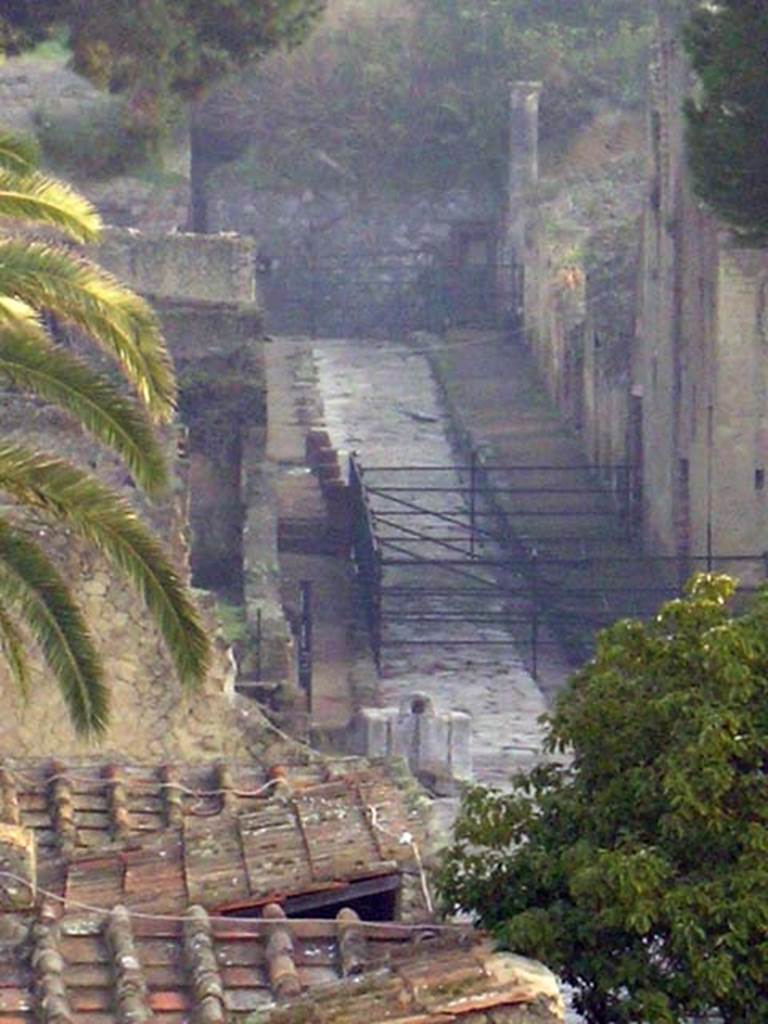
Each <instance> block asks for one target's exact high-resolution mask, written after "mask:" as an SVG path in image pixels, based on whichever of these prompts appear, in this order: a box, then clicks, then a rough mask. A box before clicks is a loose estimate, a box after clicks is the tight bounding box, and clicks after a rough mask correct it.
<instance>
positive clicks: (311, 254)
mask: <svg viewBox="0 0 768 1024" xmlns="http://www.w3.org/2000/svg"><path fill="white" fill-rule="evenodd" d="M212 182H213V183H214V184H212V185H211V187H210V190H209V192H208V194H207V215H206V219H207V223H209V224H210V226H211V228H212V229H213V230H217V231H227V230H231V229H233V228H237V230H238V231H243V232H247V233H248V234H250V235H252V236H254V237H255V238H256V239H257V240H258V256H259V267H260V269H261V274H260V275H259V281H260V288H261V290H262V292H263V297H264V306H265V310H266V314H267V327H268V329H269V330H271V331H274V332H276V333H291V332H293V333H303V332H312V333H315V332H317V333H319V334H324V335H331V336H332V335H334V334H339V335H346V336H350V335H353V336H355V335H356V336H362V335H365V334H378V335H380V334H393V333H395V334H397V333H400V332H402V331H403V330H408V329H417V328H425V329H430V330H438V329H441V328H442V326H443V323H444V321H445V320H446V319H449V320H451V319H452V320H454V321H457V320H460V319H461V317H462V316H466V315H469V316H472V317H475V318H477V317H478V316H485V317H487V316H488V313H489V306H490V311H491V314H492V315H495V298H491V301H490V303H489V302H488V301H485V298H483V300H482V301H481V302H478V301H476V299H475V295H476V290H475V289H473V288H472V287H471V286H470V285H469V281H470V279H471V278H472V277H473V275H474V277H475V278H477V279H478V280H479V279H480V278H482V274H483V267H485V266H487V271H488V273H487V277H488V281H489V282H490V288H491V289H493V287H494V271H493V266H494V264H495V262H496V258H497V232H498V226H499V223H500V218H501V214H502V207H501V202H500V197H497V196H494V195H493V194H492V193H490V192H483V191H482V190H478V191H477V192H475V193H472V192H469V191H467V190H455V191H451V192H446V193H440V194H434V193H427V192H425V193H420V194H413V195H405V196H396V197H395V196H381V195H379V196H376V197H364V196H360V195H358V194H356V193H355V191H354V189H350V191H348V192H339V193H335V194H324V195H317V194H315V193H314V192H312V191H311V190H304V191H302V190H297V191H296V192H292V193H288V192H275V191H270V190H255V189H251V188H249V187H247V186H245V185H243V184H242V182H240V181H239V180H238V179H237V177H236V176H234V175H233V174H232V173H231V172H229V171H228V170H227V169H226V168H222V169H220V170H219V171H218V172H217V174H216V176H215V177H214V179H212ZM473 242H476V244H475V247H474V249H472V251H471V252H470V248H471V247H472V245H473ZM473 261H476V262H473ZM477 287H478V288H481V287H482V282H481V283H480V284H478V286H477Z"/></svg>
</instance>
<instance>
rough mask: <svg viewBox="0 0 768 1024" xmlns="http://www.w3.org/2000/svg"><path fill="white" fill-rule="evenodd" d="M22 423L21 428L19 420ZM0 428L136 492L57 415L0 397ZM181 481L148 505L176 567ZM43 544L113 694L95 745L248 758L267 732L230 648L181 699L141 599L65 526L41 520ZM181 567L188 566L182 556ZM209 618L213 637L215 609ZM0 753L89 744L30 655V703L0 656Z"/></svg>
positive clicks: (219, 652)
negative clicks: (240, 688)
mask: <svg viewBox="0 0 768 1024" xmlns="http://www.w3.org/2000/svg"><path fill="white" fill-rule="evenodd" d="M21 423H23V429H21V428H20V426H19V425H20V424H21ZM0 430H2V434H3V436H4V437H5V438H6V439H8V440H10V441H14V440H15V441H18V442H20V443H22V442H23V443H26V444H31V445H34V446H38V447H40V448H42V449H43V450H46V449H47V450H51V451H56V452H57V453H59V454H61V455H63V456H65V457H67V458H70V459H71V460H72V461H74V462H76V463H79V464H81V465H83V466H84V467H85V468H88V467H89V465H90V467H91V468H93V466H94V464H95V468H96V470H97V472H98V474H99V476H100V477H101V478H102V479H104V480H106V481H107V482H108V483H110V485H111V486H113V487H115V488H116V489H118V491H120V492H121V493H122V494H123V495H124V497H126V498H127V499H128V500H129V501H135V497H136V492H135V489H134V488H133V487H132V486H131V485H130V482H129V481H128V478H127V474H126V471H125V469H124V467H123V466H122V464H121V463H120V462H118V460H117V459H115V458H114V457H112V456H110V455H109V454H107V453H105V452H103V451H102V450H98V449H96V447H95V446H94V445H92V444H90V443H89V442H88V441H87V440H85V439H84V437H83V435H82V434H81V433H80V431H79V428H76V427H74V426H73V425H72V424H71V423H69V422H68V421H67V420H66V419H65V418H64V417H63V416H62V415H60V414H58V413H57V412H56V411H54V410H51V409H49V408H46V407H41V406H39V405H37V404H33V403H30V402H27V401H26V400H23V399H20V398H18V397H16V398H14V397H12V396H9V395H3V401H2V416H0ZM184 496H185V489H184V483H183V479H181V478H179V479H177V481H176V485H175V487H174V489H173V491H172V494H171V495H170V496H169V497H168V498H167V499H166V500H165V501H164V502H163V503H161V504H160V506H159V507H158V508H156V509H155V510H154V514H153V515H152V516H151V519H152V522H153V526H154V527H155V528H156V529H158V530H159V531H161V532H160V536H161V537H162V538H163V540H164V541H165V543H166V545H167V547H168V549H169V550H170V551H171V552H173V553H174V555H175V557H176V559H177V564H178V560H179V559H183V558H184V555H185V536H184V523H185V520H184V515H183V512H184ZM36 533H37V537H38V539H39V541H40V543H41V544H42V545H43V546H44V547H45V550H46V551H47V552H48V553H49V554H50V556H51V557H52V558H53V559H54V561H55V562H56V563H57V564H58V566H59V569H60V571H61V572H62V574H63V576H64V578H65V579H67V580H70V581H72V584H73V589H74V592H75V596H76V598H77V599H78V601H80V602H81V604H82V607H83V610H84V612H85V614H86V616H87V619H88V622H89V624H90V625H91V627H92V630H93V633H94V636H95V640H96V644H97V647H98V648H99V650H100V652H101V653H102V656H103V657H104V659H105V663H106V672H107V679H108V683H109V687H110V692H111V696H112V725H111V727H110V729H109V731H108V733H107V735H106V736H105V737H104V739H103V741H102V744H101V749H103V750H105V751H109V752H114V753H117V754H123V755H131V756H134V757H136V756H139V757H147V758H155V757H158V758H159V757H163V758H171V759H175V758H189V757H193V758H200V757H203V758H205V757H214V756H217V755H224V754H226V755H231V756H233V757H239V758H244V757H247V756H248V753H249V751H250V750H255V749H257V748H258V745H259V743H260V742H261V741H262V739H263V736H262V732H263V723H261V722H260V720H259V716H258V715H256V714H253V713H252V714H251V715H250V718H249V717H248V716H245V717H244V715H243V712H242V711H241V710H239V709H238V707H237V706H236V703H235V698H234V693H233V685H234V674H233V670H232V663H231V658H230V656H229V652H228V648H227V646H226V644H225V643H224V642H223V640H220V639H217V641H216V643H215V655H214V664H213V668H212V671H211V673H210V675H209V677H208V680H207V681H206V684H205V686H204V687H203V688H202V690H201V691H200V692H199V693H197V694H195V695H194V696H193V695H188V696H187V695H184V694H183V693H182V692H181V688H180V686H179V684H178V682H177V681H176V678H175V676H174V672H173V668H172V665H171V662H170V658H169V657H168V654H167V653H166V651H165V648H164V646H163V644H162V642H161V639H160V637H159V634H158V632H157V630H156V628H155V627H154V624H153V623H152V621H151V619H150V617H149V615H148V614H147V613H146V611H145V610H144V609H143V606H142V604H141V600H140V598H139V597H138V595H137V594H136V592H135V591H134V589H133V588H132V587H131V586H130V585H129V584H128V582H127V581H126V580H124V579H122V578H121V577H120V576H118V575H116V574H115V572H114V571H112V570H111V569H110V568H109V567H108V566H107V564H106V562H105V561H104V560H103V559H102V558H101V557H100V556H98V555H97V554H95V553H94V552H93V551H92V549H90V548H87V547H86V546H85V545H83V544H81V543H79V542H78V541H77V540H76V539H75V538H73V537H72V536H71V535H70V533H69V532H68V531H67V530H66V529H63V528H59V527H50V526H47V525H44V524H42V523H41V524H40V525H39V526H38V527H37V530H36ZM180 567H181V569H182V571H184V566H183V562H182V564H181V566H180ZM205 614H206V618H207V621H208V624H209V627H210V630H211V633H212V634H215V633H216V622H215V617H214V615H213V610H212V608H211V607H210V606H209V607H208V610H207V611H206V613H205ZM0 693H2V695H3V717H2V722H0V755H6V756H23V755H35V756H46V755H47V756H59V755H62V756H64V755H67V756H69V755H75V754H82V753H85V752H87V751H88V750H91V749H93V747H92V745H90V744H88V743H85V742H84V741H81V740H79V739H77V738H76V736H75V734H74V732H73V730H72V727H71V725H70V724H69V721H68V718H67V714H66V710H65V707H64V703H63V700H62V698H61V696H60V694H59V693H58V690H57V688H56V685H55V683H54V682H53V681H52V679H51V677H50V675H49V673H48V672H47V670H46V669H45V668H44V666H43V664H42V662H41V661H40V660H39V659H38V658H37V657H35V656H34V655H33V658H32V686H31V688H30V695H29V699H28V700H27V701H24V700H22V699H21V697H20V695H19V694H18V693H17V692H16V690H15V688H14V686H13V683H12V680H11V677H10V674H9V672H8V669H7V667H6V665H5V663H4V662H3V661H2V660H0Z"/></svg>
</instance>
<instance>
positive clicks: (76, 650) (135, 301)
mask: <svg viewBox="0 0 768 1024" xmlns="http://www.w3.org/2000/svg"><path fill="white" fill-rule="evenodd" d="M0 218H2V219H3V225H4V227H3V230H2V231H0V376H1V377H2V378H3V379H4V381H5V384H6V386H7V385H10V386H11V387H13V388H14V389H16V390H17V391H20V392H23V393H28V394H30V395H33V396H35V397H38V398H42V399H44V400H45V401H47V402H51V403H53V404H54V405H56V406H58V407H59V408H61V409H63V410H65V411H66V413H67V414H68V415H70V416H71V417H73V418H74V420H75V421H76V422H78V423H79V424H80V425H81V426H82V427H83V428H85V429H86V430H87V431H88V432H89V433H90V434H91V435H92V436H93V437H95V438H96V439H97V440H98V441H99V442H101V443H102V444H103V445H106V446H107V447H108V448H109V449H111V450H112V451H113V452H115V453H116V454H117V455H119V456H120V457H121V458H122V459H123V460H124V462H125V463H126V465H127V466H128V468H129V469H130V472H131V474H132V476H133V478H134V480H135V481H136V483H137V484H138V485H139V486H140V487H141V488H142V489H143V490H144V492H146V493H147V494H148V495H150V496H154V495H157V494H159V493H160V492H161V491H162V490H163V488H164V487H165V485H166V483H167V471H166V467H165V463H164V459H163V455H162V452H161V450H160V447H159V444H158V441H157V440H156V437H155V434H154V431H153V427H152V422H151V420H153V419H154V420H155V421H158V422H163V421H168V420H169V419H170V418H171V416H172V415H173V411H174V404H175V397H176V391H175V381H174V374H173V368H172V365H171V362H170V358H169V355H168V353H167V350H166V348H165V345H164V342H163V339H162V337H161V334H160V330H159V325H158V322H157V319H156V317H155V315H154V314H153V312H152V311H151V310H150V309H149V307H148V306H147V305H146V303H145V302H144V301H143V300H142V299H141V298H139V297H138V296H137V295H135V294H134V293H132V292H131V291H129V290H128V289H127V288H124V287H123V286H122V285H121V284H119V282H118V281H116V280H115V279H114V278H113V277H112V276H111V275H109V274H107V273H106V272H104V271H103V270H101V269H100V268H99V267H97V266H96V265H95V264H94V263H92V262H90V261H87V260H85V259H83V258H81V257H80V256H78V255H76V254H75V253H74V252H73V250H72V248H71V247H70V246H69V245H67V244H66V242H60V243H57V242H50V241H40V240H37V239H36V238H35V237H34V236H33V235H32V234H30V230H29V229H30V228H34V227H35V226H37V227H38V229H39V228H41V227H42V228H45V229H46V232H47V233H48V234H50V233H51V231H54V232H58V233H59V234H63V235H64V236H65V238H68V239H71V240H73V241H75V242H94V241H96V240H97V239H98V236H99V230H100V222H99V218H98V216H97V215H96V213H95V212H94V211H93V209H92V208H91V207H90V205H89V204H88V203H87V202H86V200H85V199H83V198H82V197H81V196H79V195H77V194H76V193H75V192H72V191H71V190H70V189H69V188H67V186H65V185H63V184H62V183H61V182H59V181H56V180H54V179H51V178H49V177H46V176H44V175H42V174H40V173H39V172H38V171H37V170H36V167H35V153H34V151H33V150H32V149H31V148H30V147H29V146H27V145H25V144H23V143H20V142H18V141H15V140H13V139H11V138H9V137H7V136H0ZM13 222H17V223H19V224H20V226H21V227H22V230H23V233H19V234H14V233H12V232H10V231H9V230H8V228H9V225H11V224H12V223H13ZM52 318H53V319H52ZM52 322H56V323H58V324H59V325H61V326H62V327H70V328H72V329H74V330H75V332H76V333H77V335H78V336H80V337H83V338H85V339H87V340H88V341H89V342H92V343H93V344H94V345H95V346H97V347H98V348H99V349H100V350H101V351H102V352H104V353H106V354H107V355H108V356H109V357H111V359H112V360H113V361H114V362H115V363H116V364H117V367H118V369H119V371H120V372H121V374H122V376H123V378H124V380H125V382H126V383H127V384H128V385H130V387H131V388H132V389H133V390H134V392H135V394H136V399H137V400H134V399H133V398H131V397H130V396H129V395H127V394H126V393H125V388H123V387H120V386H117V385H116V384H115V383H113V382H112V380H111V378H110V377H109V376H107V375H104V374H103V373H99V372H96V371H94V370H93V369H91V367H90V366H89V365H88V364H87V363H86V362H84V361H82V360H81V359H80V358H78V357H77V356H76V355H75V354H73V353H72V352H71V351H69V350H68V349H67V348H65V347H63V346H62V345H60V344H57V343H56V342H55V341H54V338H53V337H52V335H51V333H50V331H49V329H48V328H49V325H50V324H51V323H52ZM0 491H1V492H2V494H3V496H4V498H5V503H4V504H5V509H4V511H3V514H2V516H0V647H1V648H2V651H3V653H4V655H5V657H6V661H7V662H8V664H9V666H10V668H11V670H12V673H13V675H14V677H15V679H16V682H17V683H18V685H19V686H20V688H21V690H22V692H26V691H27V690H28V688H29V685H30V682H29V681H30V675H29V659H28V654H27V644H26V636H28V635H29V636H31V637H32V638H33V639H34V640H35V641H36V642H37V646H38V647H39V649H40V652H41V653H42V656H43V658H44V660H45V662H46V663H47V665H48V667H49V668H50V670H51V673H52V676H53V677H54V678H55V679H56V681H57V682H58V684H59V686H60V688H61V690H62V693H63V695H64V698H65V701H66V704H67V707H68V709H69V712H70V714H71V717H72V721H73V723H74V725H75V727H76V728H77V730H78V731H80V732H81V733H83V734H89V733H99V732H102V731H103V730H104V728H105V726H106V723H107V714H108V692H107V687H106V683H105V673H104V667H103V664H102V661H101V657H100V655H99V653H98V651H97V650H96V648H95V647H94V644H93V640H92V639H91V636H90V633H89V630H88V627H87V623H86V621H85V619H84V617H83V614H82V612H81V611H80V609H79V607H78V605H77V603H76V601H75V599H74V597H73V595H72V592H71V589H70V586H69V582H68V581H67V580H65V579H64V578H63V577H62V575H61V573H60V572H59V570H58V569H57V568H56V567H55V565H54V564H53V562H52V561H51V559H50V558H49V557H48V555H47V554H46V553H45V551H44V550H43V548H42V547H41V546H40V544H39V543H37V539H36V537H37V532H36V529H31V527H32V526H36V527H37V528H39V524H40V520H41V519H42V520H45V521H47V522H49V523H52V524H53V525H54V526H63V527H66V528H68V529H69V531H70V532H71V533H73V534H74V535H75V536H77V537H80V538H81V539H82V540H84V541H85V542H86V543H87V544H89V545H92V546H93V547H94V548H96V549H98V550H99V551H100V552H101V553H102V554H103V555H105V556H106V558H107V559H108V561H109V562H110V563H111V564H112V565H113V566H114V567H115V568H116V569H117V570H118V571H120V572H121V573H122V574H123V575H124V576H126V577H127V578H128V579H129V580H130V581H131V582H132V583H133V585H134V587H135V588H136V590H137V592H138V593H139V595H140V596H141V597H142V598H143V599H144V602H145V603H146V605H147V607H148V608H149V610H150V612H151V613H152V615H153V617H154V619H155V621H156V622H157V624H158V627H159V629H160V632H161V634H162V636H163V637H164V639H165V642H166V645H167V647H168V650H169V653H170V655H171V658H172V660H173V662H174V664H175V667H176V670H177V673H178V675H179V678H180V679H181V681H182V682H183V683H184V684H187V685H194V684H196V683H199V682H200V681H201V680H202V679H203V678H204V676H205V673H206V670H207V666H208V660H209V644H208V640H207V637H206V634H205V632H204V630H203V627H202V625H201V622H200V619H199V616H198V613H197V611H196V609H195V607H194V605H193V603H192V601H191V599H190V596H189V594H188V592H187V590H186V588H185V586H184V585H183V583H182V581H181V579H180V578H179V576H178V575H177V573H176V572H175V570H174V569H173V567H172V566H171V564H170V562H169V561H168V559H167V557H166V555H165V554H164V552H163V550H162V547H161V546H160V544H159V543H158V541H157V540H156V539H155V538H154V537H153V535H152V534H151V532H150V531H149V530H148V529H147V527H146V526H144V524H143V523H142V521H141V520H140V519H139V517H138V515H137V514H136V512H135V511H134V510H133V508H132V507H131V506H130V505H129V504H128V502H126V501H125V500H124V499H123V498H122V497H120V496H119V495H118V494H116V493H115V492H114V491H112V490H111V489H110V488H109V487H107V486H105V485H104V484H103V483H102V482H101V481H99V480H98V479H97V478H96V477H94V476H92V475H91V474H89V473H87V472H84V471H83V470H81V469H80V468H78V467H77V466H75V465H73V464H70V463H69V462H67V461H65V460H63V459H60V458H57V457H56V456H55V455H54V454H50V453H48V452H42V451H38V450H35V449H33V448H31V447H28V446H27V445H23V444H17V443H11V442H10V441H3V440H2V439H0ZM9 502H10V506H9ZM25 630H26V633H25Z"/></svg>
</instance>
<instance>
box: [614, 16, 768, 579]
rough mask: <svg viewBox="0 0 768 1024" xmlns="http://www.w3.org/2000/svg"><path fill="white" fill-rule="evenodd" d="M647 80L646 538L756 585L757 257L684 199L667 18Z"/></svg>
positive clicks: (677, 80)
mask: <svg viewBox="0 0 768 1024" xmlns="http://www.w3.org/2000/svg"><path fill="white" fill-rule="evenodd" d="M652 83H653V96H652V106H651V116H650V136H651V153H650V169H649V188H648V199H647V203H646V209H645V214H644V237H643V272H642V277H641V292H640V296H641V305H640V321H639V329H638V337H637V357H636V365H635V371H634V386H635V390H636V392H637V394H638V395H639V397H640V399H641V401H642V446H643V452H644V455H643V476H644V512H645V515H644V526H645V540H646V544H647V545H648V546H649V547H653V548H655V549H660V550H661V551H662V552H664V553H666V554H668V555H675V556H677V557H678V559H679V571H680V576H681V577H683V576H685V575H686V574H687V573H688V572H689V571H690V570H692V569H696V568H698V569H702V568H704V567H706V565H707V559H709V560H710V561H711V562H712V564H713V565H714V567H715V568H722V569H727V570H730V571H732V572H734V574H735V575H737V576H740V577H741V578H742V579H744V580H746V581H749V582H754V581H755V580H756V579H758V578H762V577H763V576H764V566H763V564H762V558H761V557H760V556H761V552H762V551H763V550H764V548H765V526H766V494H765V466H766V461H767V460H768V434H767V433H766V372H767V371H766V356H765V353H766V347H765V343H766V324H765V313H764V308H765V296H766V288H767V287H768V252H765V251H763V252H760V251H754V250H743V249H739V247H738V246H737V245H735V244H734V243H733V242H732V241H731V240H730V239H729V235H728V232H727V231H726V230H724V228H723V225H721V224H720V223H719V222H718V221H717V220H716V219H715V218H714V217H713V216H712V215H711V214H709V213H708V212H707V210H706V209H705V208H703V206H702V204H701V203H700V202H698V200H697V199H696V198H695V196H694V195H693V194H692V189H691V185H690V182H689V180H688V177H687V172H686V165H685V144H684V125H683V117H682V113H681V100H682V97H683V96H684V95H685V94H686V93H687V91H688V90H689V88H690V85H691V77H690V72H689V69H688V65H687V61H686V58H685V54H684V52H683V48H682V44H681V43H680V40H679V26H678V25H677V23H676V21H675V19H674V18H673V17H672V16H671V15H669V14H668V13H666V12H662V13H661V14H660V17H659V27H658V43H657V52H656V58H655V63H654V68H653V76H652ZM726 555H744V556H755V557H754V558H753V559H750V560H749V561H747V562H731V561H729V560H728V559H723V558H722V557H721V556H726Z"/></svg>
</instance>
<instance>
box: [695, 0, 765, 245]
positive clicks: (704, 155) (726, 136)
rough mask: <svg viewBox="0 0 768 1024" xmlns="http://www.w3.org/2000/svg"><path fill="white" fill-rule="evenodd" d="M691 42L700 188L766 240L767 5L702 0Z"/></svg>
mask: <svg viewBox="0 0 768 1024" xmlns="http://www.w3.org/2000/svg"><path fill="white" fill-rule="evenodd" d="M685 38H686V46H687V49H688V53H689V55H690V57H691V61H692V63H693V67H694V69H695V71H696V73H697V75H698V78H699V88H698V90H697V93H696V97H695V99H692V100H689V101H688V103H687V104H686V108H685V109H686V117H687V129H688V131H687V141H688V154H689V163H690V168H691V172H692V175H693V181H694V187H695V189H696V192H697V193H698V195H699V196H701V198H702V199H704V200H705V201H706V202H707V203H708V204H709V205H710V206H711V207H712V208H713V209H714V211H715V212H716V213H717V214H719V216H721V217H722V218H723V219H724V220H725V221H727V222H728V223H729V224H730V225H731V226H732V227H733V228H734V229H735V231H736V233H737V234H738V235H739V236H741V237H742V238H744V239H745V240H746V241H749V242H757V243H763V244H764V243H765V242H766V241H767V240H768V6H766V4H765V3H764V2H763V0H718V3H707V4H700V5H698V6H697V9H696V10H695V12H694V14H693V15H692V17H691V20H690V22H689V24H688V26H687V31H686V37H685Z"/></svg>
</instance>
